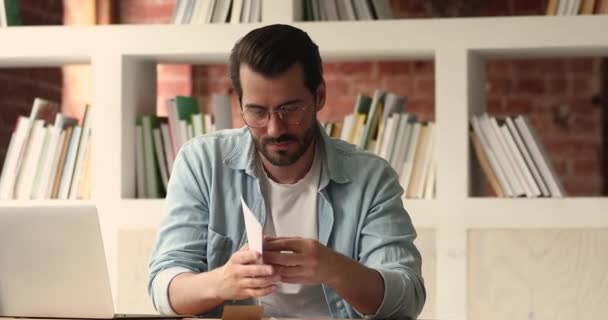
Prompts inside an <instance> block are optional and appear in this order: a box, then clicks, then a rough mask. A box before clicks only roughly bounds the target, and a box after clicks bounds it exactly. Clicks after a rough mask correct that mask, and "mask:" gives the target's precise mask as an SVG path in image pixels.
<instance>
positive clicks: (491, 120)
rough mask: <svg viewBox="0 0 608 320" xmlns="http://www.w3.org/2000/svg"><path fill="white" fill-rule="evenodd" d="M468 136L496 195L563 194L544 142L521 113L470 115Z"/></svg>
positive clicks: (548, 195) (536, 195)
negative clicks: (510, 115)
mask: <svg viewBox="0 0 608 320" xmlns="http://www.w3.org/2000/svg"><path fill="white" fill-rule="evenodd" d="M471 126H472V130H471V133H470V135H471V140H472V143H473V148H474V150H475V154H476V156H477V159H478V160H479V163H480V165H481V168H482V170H483V171H484V174H485V175H486V178H487V179H488V182H489V183H490V186H491V188H492V190H493V191H494V193H495V194H496V195H497V196H498V197H529V198H533V197H557V198H561V197H565V196H566V193H565V191H564V188H563V186H562V184H561V182H560V180H559V178H558V176H557V175H556V173H555V169H554V168H553V167H552V165H551V162H550V161H549V160H548V159H547V156H546V154H545V152H544V149H543V146H542V144H541V143H540V141H539V139H538V138H537V136H536V134H535V133H534V131H533V130H532V127H531V126H530V123H529V121H528V120H527V119H526V118H525V117H524V116H521V115H520V116H517V117H507V118H505V119H501V120H498V119H496V118H495V117H492V116H489V115H488V114H483V115H480V116H474V117H473V118H472V119H471Z"/></svg>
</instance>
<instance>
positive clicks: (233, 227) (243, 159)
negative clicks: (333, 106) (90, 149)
mask: <svg viewBox="0 0 608 320" xmlns="http://www.w3.org/2000/svg"><path fill="white" fill-rule="evenodd" d="M318 132H319V139H317V142H318V149H317V150H320V151H321V155H322V167H321V178H320V183H319V198H318V204H317V206H318V209H317V213H318V218H317V221H318V232H319V235H318V240H319V242H321V243H322V244H324V245H326V246H327V247H329V248H331V249H333V250H334V251H336V252H339V253H341V254H343V255H345V256H347V257H350V258H352V259H353V260H355V261H358V262H359V263H361V264H364V265H366V266H368V267H370V268H374V269H376V270H378V271H379V272H380V274H381V275H382V278H383V279H384V287H385V289H384V299H383V301H382V304H381V306H380V307H379V309H378V310H377V312H376V314H373V315H362V314H361V313H359V312H358V311H356V310H355V309H354V308H353V307H352V306H351V305H349V303H348V302H347V301H346V300H344V299H342V298H341V297H340V296H339V295H338V294H337V293H336V292H335V291H334V290H332V289H331V288H330V287H328V286H325V285H323V291H324V293H325V299H326V301H327V304H328V306H329V309H330V311H331V314H332V316H333V317H334V318H360V317H363V316H365V317H375V318H400V319H404V318H415V317H416V316H417V315H418V314H419V313H420V311H421V310H422V307H423V306H424V302H425V299H426V291H425V288H424V281H423V279H422V274H421V257H420V253H419V251H418V250H417V249H416V247H415V246H414V244H413V241H414V239H415V238H416V231H415V230H414V227H413V226H412V223H411V220H410V217H409V215H408V214H407V212H406V211H405V209H404V208H403V203H402V200H401V195H402V194H403V189H402V188H401V186H400V185H399V179H398V175H397V174H396V173H395V171H394V170H392V169H391V166H390V165H389V164H388V163H387V162H386V161H385V160H383V159H382V158H380V157H378V156H376V155H373V154H371V153H368V152H364V151H362V150H360V149H358V148H356V147H355V146H353V145H351V144H349V143H346V142H344V141H342V140H337V139H332V138H330V137H328V136H327V135H326V134H325V132H324V130H322V129H321V128H320V126H318ZM256 161H258V160H257V154H256V149H255V145H254V143H253V140H252V137H251V134H250V132H249V130H248V129H247V128H246V127H243V128H240V129H231V130H223V131H218V132H216V133H215V134H211V135H205V136H201V137H197V138H194V139H192V140H190V141H189V142H188V143H186V144H185V145H184V146H183V147H182V148H181V150H180V152H179V153H178V155H177V158H176V160H175V164H174V167H173V171H172V173H171V179H170V181H169V185H168V190H167V199H166V201H167V210H168V212H167V215H166V216H165V217H164V218H163V220H162V221H161V224H160V228H159V234H158V237H157V240H156V243H155V245H154V249H153V252H152V256H151V257H150V264H149V267H150V274H149V281H148V291H149V293H150V295H151V297H152V300H153V302H154V301H156V300H159V299H161V298H163V297H158V296H155V295H159V294H160V293H159V292H158V291H155V290H153V289H152V287H153V282H154V280H155V277H156V275H157V274H159V272H161V271H163V270H167V269H170V268H173V269H176V270H191V271H194V272H205V271H208V270H212V269H215V268H218V267H220V266H222V265H224V264H225V263H226V262H227V261H228V259H229V258H230V256H231V255H232V253H234V252H236V251H237V250H238V249H239V248H240V247H241V246H242V245H243V244H244V243H245V242H246V239H247V236H246V234H245V225H244V221H243V213H242V209H241V203H240V198H241V196H242V197H243V199H245V202H247V204H248V205H249V206H250V207H251V209H252V211H253V213H254V214H255V215H256V217H257V218H258V220H259V221H260V223H261V224H262V225H264V223H265V221H266V209H265V204H264V198H263V197H262V193H261V191H260V181H259V179H258V172H257V170H256ZM182 272H183V271H182ZM176 273H177V272H176ZM353 280H355V279H353ZM168 283H169V282H166V286H167V289H168ZM165 290H166V289H165ZM162 294H166V291H165V292H162ZM164 299H165V301H168V300H167V297H166V296H165V297H164ZM250 303H253V301H252V300H241V301H227V302H226V304H250ZM155 305H156V303H155ZM222 307H223V306H219V307H218V308H216V309H214V310H212V311H211V312H210V313H209V314H207V315H206V316H211V317H219V316H220V315H221V311H222ZM157 309H158V306H157Z"/></svg>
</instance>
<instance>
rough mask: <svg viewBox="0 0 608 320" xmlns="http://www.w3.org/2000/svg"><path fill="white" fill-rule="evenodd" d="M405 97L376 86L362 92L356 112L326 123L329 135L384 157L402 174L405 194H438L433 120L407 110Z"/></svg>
mask: <svg viewBox="0 0 608 320" xmlns="http://www.w3.org/2000/svg"><path fill="white" fill-rule="evenodd" d="M405 108H406V97H404V96H399V95H397V94H394V93H392V92H388V91H384V90H376V91H375V92H374V95H373V97H370V96H367V95H365V94H359V95H358V97H357V101H356V103H355V109H354V111H353V113H351V114H348V115H347V116H345V117H344V119H343V120H342V121H336V122H329V123H325V124H324V127H325V130H326V132H327V133H328V135H330V136H332V137H334V138H338V139H342V140H344V141H347V142H350V143H353V144H355V145H357V146H358V147H359V148H361V149H364V150H367V151H369V152H373V153H375V154H377V155H379V156H380V157H382V158H384V159H385V160H386V161H387V162H388V163H389V164H390V165H391V166H392V167H393V169H394V170H395V171H396V172H397V173H398V174H399V180H400V183H401V186H402V187H403V189H404V193H405V197H407V198H417V199H431V198H434V197H435V173H436V169H435V147H434V141H435V132H436V125H435V123H434V122H421V121H419V120H418V118H417V116H416V115H414V114H411V113H406V112H404V110H405Z"/></svg>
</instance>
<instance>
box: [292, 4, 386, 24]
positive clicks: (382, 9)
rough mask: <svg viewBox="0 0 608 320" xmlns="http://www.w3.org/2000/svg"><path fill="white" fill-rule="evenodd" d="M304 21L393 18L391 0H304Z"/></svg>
mask: <svg viewBox="0 0 608 320" xmlns="http://www.w3.org/2000/svg"><path fill="white" fill-rule="evenodd" d="M303 1H304V6H303V10H304V19H303V20H304V21H348V20H350V21H353V20H384V19H393V17H394V15H393V10H392V8H391V5H390V1H389V0H303Z"/></svg>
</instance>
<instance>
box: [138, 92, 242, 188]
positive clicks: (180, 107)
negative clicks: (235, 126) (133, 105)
mask: <svg viewBox="0 0 608 320" xmlns="http://www.w3.org/2000/svg"><path fill="white" fill-rule="evenodd" d="M211 104H212V110H213V117H212V116H211V115H210V114H207V113H204V112H201V111H199V106H198V102H197V100H196V98H195V97H186V96H176V97H174V98H172V99H169V100H168V101H167V114H168V117H158V116H156V115H144V116H141V117H140V118H139V119H138V121H137V124H136V126H135V144H136V146H135V162H136V163H135V165H136V172H135V175H136V180H137V185H136V196H137V198H160V197H163V196H164V195H165V194H166V190H167V185H168V183H169V177H170V176H171V170H172V168H173V162H174V161H175V157H176V156H177V153H178V152H179V149H180V148H181V147H182V145H183V144H184V143H186V142H187V141H188V140H190V139H192V138H194V137H197V136H200V135H203V134H207V133H213V132H214V131H215V130H221V129H228V128H232V109H231V105H230V97H229V96H228V95H224V94H214V95H212V102H211Z"/></svg>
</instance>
